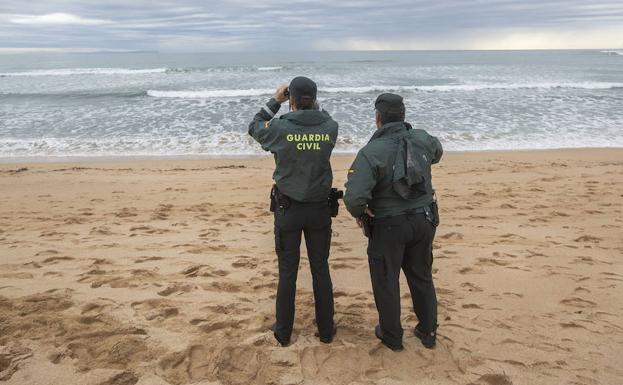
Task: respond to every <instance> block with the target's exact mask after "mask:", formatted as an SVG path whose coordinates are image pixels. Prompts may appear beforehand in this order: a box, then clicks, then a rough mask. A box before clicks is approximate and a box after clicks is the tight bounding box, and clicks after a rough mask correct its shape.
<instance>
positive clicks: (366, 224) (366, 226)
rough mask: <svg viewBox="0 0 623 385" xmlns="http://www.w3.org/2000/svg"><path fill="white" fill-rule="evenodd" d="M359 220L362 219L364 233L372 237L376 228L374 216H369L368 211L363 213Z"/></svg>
mask: <svg viewBox="0 0 623 385" xmlns="http://www.w3.org/2000/svg"><path fill="white" fill-rule="evenodd" d="M359 220H360V221H361V227H362V228H363V234H364V235H365V236H366V237H368V238H371V237H372V231H373V230H374V223H373V219H372V217H371V216H369V215H368V214H366V213H363V214H361V216H360V217H359Z"/></svg>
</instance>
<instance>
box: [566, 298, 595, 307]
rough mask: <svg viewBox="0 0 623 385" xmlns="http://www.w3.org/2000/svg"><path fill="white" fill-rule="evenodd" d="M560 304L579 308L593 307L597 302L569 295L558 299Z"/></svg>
mask: <svg viewBox="0 0 623 385" xmlns="http://www.w3.org/2000/svg"><path fill="white" fill-rule="evenodd" d="M560 303H561V304H563V305H566V306H573V307H579V308H587V307H595V306H597V304H596V303H595V302H593V301H589V300H586V299H582V298H579V297H569V298H565V299H563V300H562V301H560Z"/></svg>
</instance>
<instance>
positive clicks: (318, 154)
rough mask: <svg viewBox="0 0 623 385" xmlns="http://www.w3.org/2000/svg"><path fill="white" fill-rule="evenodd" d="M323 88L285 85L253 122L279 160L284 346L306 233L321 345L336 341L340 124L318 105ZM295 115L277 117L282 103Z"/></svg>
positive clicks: (279, 319)
mask: <svg viewBox="0 0 623 385" xmlns="http://www.w3.org/2000/svg"><path fill="white" fill-rule="evenodd" d="M316 93H317V87H316V83H314V82H313V81H312V80H311V79H309V78H306V77H297V78H294V79H293V80H292V82H291V83H290V85H289V86H281V87H279V88H278V89H277V91H276V93H275V96H274V97H273V98H271V99H270V100H269V101H268V103H266V106H265V107H264V108H262V109H261V110H260V111H259V112H258V113H257V114H256V115H255V117H254V118H253V121H252V122H251V124H249V135H251V136H252V137H253V138H254V139H255V140H256V141H257V142H258V143H260V144H261V145H262V148H263V149H264V150H266V151H270V152H272V153H273V155H274V158H275V164H276V168H275V172H274V174H273V179H274V181H275V185H274V186H273V191H272V192H271V199H272V202H271V206H272V207H273V208H274V218H275V250H276V253H277V258H278V262H279V285H278V287H277V299H276V302H277V304H276V322H275V324H274V325H273V328H272V329H273V332H274V336H275V338H276V339H277V341H278V342H279V343H280V344H281V345H282V346H287V345H288V344H289V343H290V336H291V334H292V327H293V324H294V303H295V294H296V278H297V273H298V266H299V259H300V246H301V234H305V243H306V246H307V255H308V257H309V265H310V268H311V273H312V279H313V290H314V301H315V310H316V324H317V326H318V334H317V336H318V337H320V341H322V342H324V343H330V342H331V341H332V340H333V336H334V335H335V325H334V323H333V311H334V309H333V285H332V283H331V275H330V274H329V263H328V259H329V248H330V244H331V215H330V211H329V205H328V201H327V199H328V197H329V193H330V190H331V183H332V181H333V174H332V171H331V163H330V162H329V160H330V157H331V152H332V151H333V147H334V146H335V142H336V140H337V133H338V124H337V123H336V122H335V121H334V120H333V119H331V116H330V115H329V114H328V113H327V112H326V111H324V110H320V109H319V108H318V104H317V103H316ZM288 97H289V102H290V108H291V111H290V112H288V113H285V114H283V115H281V116H280V117H279V118H278V119H273V118H274V116H275V114H276V113H277V112H278V111H279V108H280V106H281V103H283V102H285V101H286V100H288Z"/></svg>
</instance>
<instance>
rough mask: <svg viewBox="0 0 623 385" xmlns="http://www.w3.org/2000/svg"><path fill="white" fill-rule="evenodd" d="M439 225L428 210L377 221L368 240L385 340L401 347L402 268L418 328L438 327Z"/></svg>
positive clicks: (376, 299) (377, 305)
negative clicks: (436, 257) (435, 249)
mask: <svg viewBox="0 0 623 385" xmlns="http://www.w3.org/2000/svg"><path fill="white" fill-rule="evenodd" d="M434 237H435V227H434V226H433V224H432V223H431V222H430V221H429V220H428V219H426V215H425V214H424V213H419V214H409V215H407V214H405V215H399V216H395V217H390V218H379V219H375V220H374V228H373V231H372V237H371V238H370V239H369V240H368V262H369V265H370V278H371V280H372V289H373V291H374V301H375V303H376V308H377V310H378V313H379V324H380V325H381V330H382V332H383V339H384V340H385V341H387V342H388V343H390V344H392V345H394V346H399V345H401V344H402V335H403V330H402V326H401V323H400V285H399V277H400V270H401V269H402V271H404V274H405V276H406V278H407V283H408V284H409V290H410V292H411V299H412V301H413V310H414V311H415V314H416V315H417V317H418V320H419V325H418V328H419V329H420V330H421V331H424V332H431V331H435V330H436V329H437V297H436V295H435V286H434V285H433V274H432V265H433V238H434Z"/></svg>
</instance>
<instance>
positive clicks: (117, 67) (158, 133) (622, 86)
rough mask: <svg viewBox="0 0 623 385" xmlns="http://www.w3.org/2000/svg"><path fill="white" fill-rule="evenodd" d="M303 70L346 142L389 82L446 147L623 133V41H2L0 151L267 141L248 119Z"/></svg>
mask: <svg viewBox="0 0 623 385" xmlns="http://www.w3.org/2000/svg"><path fill="white" fill-rule="evenodd" d="M298 75H305V76H308V77H311V78H312V79H314V80H315V81H316V82H317V83H318V86H319V94H318V98H319V102H320V104H321V106H322V108H324V109H326V110H327V111H329V112H330V113H331V114H332V115H333V117H334V119H335V120H337V121H338V122H339V123H340V136H339V140H338V145H337V148H336V151H337V152H343V153H352V152H356V151H357V149H358V148H360V147H361V146H362V145H363V144H365V143H366V142H367V140H368V139H369V137H370V136H371V135H372V133H373V131H374V106H373V103H374V99H375V98H376V96H377V95H378V94H380V93H382V92H390V91H391V92H396V93H399V94H401V95H403V96H404V98H405V102H406V105H407V120H408V121H410V122H411V123H412V124H413V125H414V126H415V127H417V128H422V129H426V130H428V131H429V132H430V133H432V134H433V135H436V136H438V137H439V138H440V139H441V140H442V142H443V144H444V147H445V148H446V149H447V150H455V151H474V150H502V149H503V150H507V149H517V150H519V149H542V148H567V147H623V50H609V51H605V50H580V51H434V52H423V51H416V52H403V51H401V52H306V53H302V52H298V53H266V54H261V53H248V54H243V53H237V54H234V53H228V54H186V55H174V54H159V53H131V54H110V53H98V54H45V55H42V54H41V55H39V54H21V55H0V160H1V159H4V160H7V159H15V158H24V157H44V158H45V157H58V156H61V157H67V156H81V157H82V156H87V157H89V156H112V157H116V156H152V155H156V156H167V155H173V156H228V155H253V154H259V153H262V150H261V149H260V147H259V145H257V144H255V143H254V142H253V141H252V140H251V139H250V138H249V137H248V135H247V125H248V123H249V121H250V119H251V118H252V117H253V115H254V114H255V113H256V112H257V110H259V109H260V108H261V106H262V105H263V104H264V103H265V101H266V100H268V98H269V97H270V96H271V95H272V93H273V92H274V89H275V88H276V86H277V85H279V84H283V83H287V82H289V81H290V80H291V79H292V78H293V77H295V76H298ZM287 111H288V106H287V104H286V105H284V106H282V111H281V112H287Z"/></svg>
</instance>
